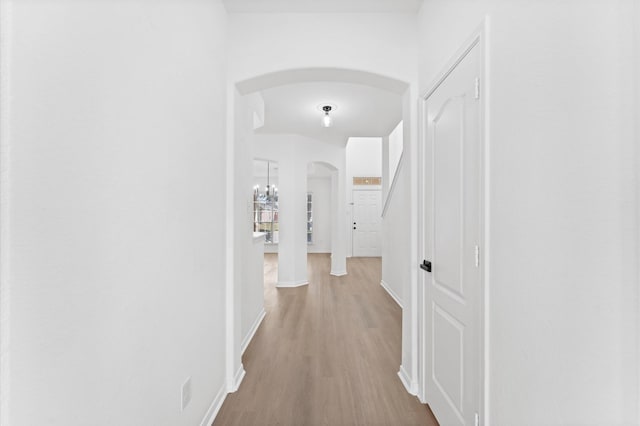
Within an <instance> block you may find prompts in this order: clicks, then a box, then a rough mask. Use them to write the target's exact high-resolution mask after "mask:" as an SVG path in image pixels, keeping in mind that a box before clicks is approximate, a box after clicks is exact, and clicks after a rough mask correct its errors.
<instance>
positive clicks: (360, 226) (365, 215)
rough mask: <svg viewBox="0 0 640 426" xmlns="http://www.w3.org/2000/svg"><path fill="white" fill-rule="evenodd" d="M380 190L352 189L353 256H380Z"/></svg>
mask: <svg viewBox="0 0 640 426" xmlns="http://www.w3.org/2000/svg"><path fill="white" fill-rule="evenodd" d="M381 198H382V197H381V194H380V190H354V191H353V226H352V228H353V256H354V257H377V256H382V248H381V244H380V224H381V222H382V217H381V213H382V210H381Z"/></svg>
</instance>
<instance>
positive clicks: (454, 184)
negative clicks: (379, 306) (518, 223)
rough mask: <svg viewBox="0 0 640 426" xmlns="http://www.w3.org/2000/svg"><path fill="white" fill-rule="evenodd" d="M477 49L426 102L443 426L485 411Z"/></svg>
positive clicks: (430, 393)
mask: <svg viewBox="0 0 640 426" xmlns="http://www.w3.org/2000/svg"><path fill="white" fill-rule="evenodd" d="M480 65H481V62H480V55H479V47H478V46H475V47H473V48H472V49H471V50H470V51H469V52H468V53H467V54H466V56H465V57H464V58H463V59H462V60H461V61H460V62H459V63H458V65H456V66H455V68H454V69H453V70H452V71H451V73H450V74H449V75H448V76H447V77H446V79H445V80H444V81H443V82H442V83H441V84H440V86H439V87H438V88H437V89H436V90H435V91H434V92H433V93H432V94H431V95H430V96H429V97H428V98H427V99H426V100H425V103H424V107H425V108H424V120H425V169H426V172H425V174H424V179H425V181H424V182H423V184H424V185H425V188H427V189H426V191H425V200H426V206H425V208H426V209H427V210H428V213H427V219H426V222H425V228H424V229H425V235H424V236H423V244H424V247H425V252H426V253H428V254H429V256H430V257H431V259H430V260H431V261H432V272H431V273H430V274H427V276H426V277H425V281H424V283H425V295H426V296H425V310H426V316H425V318H426V319H425V321H427V322H430V324H429V323H427V324H425V327H424V330H425V341H426V357H425V358H426V365H425V368H426V370H427V371H426V374H425V376H426V390H425V393H426V395H425V396H426V399H427V403H428V404H429V405H430V407H431V409H432V411H433V413H434V414H435V416H436V418H437V419H438V421H439V422H440V424H442V425H467V426H468V425H473V424H474V421H475V415H476V413H478V412H479V411H480V371H481V370H480V363H481V354H480V344H479V339H480V324H481V318H480V312H481V310H480V306H479V303H480V301H481V298H480V291H481V288H480V285H481V280H480V269H479V267H478V266H479V265H477V264H476V246H480V241H479V239H480V217H481V216H480V191H481V181H480V160H481V159H480V143H481V138H480V129H481V127H480V102H479V100H478V99H477V96H476V93H477V92H476V78H477V77H478V76H479V75H480V71H481V70H480Z"/></svg>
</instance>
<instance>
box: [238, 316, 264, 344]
mask: <svg viewBox="0 0 640 426" xmlns="http://www.w3.org/2000/svg"><path fill="white" fill-rule="evenodd" d="M266 315H267V313H266V312H265V310H264V308H262V309H261V310H260V313H259V314H258V316H257V317H256V319H255V321H253V324H252V325H251V328H250V329H249V332H248V333H247V335H246V336H244V339H242V344H241V346H240V353H241V354H244V351H246V350H247V347H248V346H249V343H251V341H252V340H253V336H255V334H256V331H258V328H259V327H260V324H262V320H263V319H264V317H265V316H266Z"/></svg>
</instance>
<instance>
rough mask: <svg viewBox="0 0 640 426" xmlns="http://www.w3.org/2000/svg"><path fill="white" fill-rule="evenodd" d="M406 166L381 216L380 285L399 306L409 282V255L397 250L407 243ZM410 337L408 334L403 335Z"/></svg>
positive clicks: (400, 171) (407, 188) (401, 303)
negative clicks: (393, 297) (406, 284)
mask: <svg viewBox="0 0 640 426" xmlns="http://www.w3.org/2000/svg"><path fill="white" fill-rule="evenodd" d="M409 178H410V175H409V168H408V167H406V166H403V167H401V168H400V169H399V171H398V176H397V179H398V180H397V182H396V187H395V189H394V193H393V195H392V197H393V199H392V201H391V202H390V203H389V206H388V207H387V210H386V212H385V213H384V216H383V218H382V241H383V244H382V285H383V286H384V287H385V288H386V289H387V291H388V292H389V293H391V294H392V295H393V296H395V299H396V300H397V301H398V302H399V303H400V305H401V306H403V307H404V305H405V296H404V294H405V283H408V282H410V281H411V276H410V274H409V271H410V270H411V266H412V263H411V257H410V256H408V255H407V252H406V251H405V250H402V249H399V248H402V247H407V246H408V245H409V244H410V241H409V238H408V234H409V226H408V221H409V211H408V209H409V208H410V207H409V206H410V200H409V198H410V197H411V193H410V182H409ZM405 337H406V338H407V339H410V338H411V337H410V336H405Z"/></svg>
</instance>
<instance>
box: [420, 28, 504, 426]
mask: <svg viewBox="0 0 640 426" xmlns="http://www.w3.org/2000/svg"><path fill="white" fill-rule="evenodd" d="M488 33H489V17H488V16H486V17H485V18H484V19H483V21H482V23H481V24H480V26H479V27H478V28H477V29H476V30H475V31H474V32H473V34H472V36H471V37H469V38H468V39H467V41H466V42H465V43H464V44H463V45H462V47H461V48H460V49H459V50H458V51H457V52H456V54H455V55H454V56H453V57H452V58H451V59H450V60H449V62H448V63H447V64H446V65H445V66H444V67H443V71H442V72H441V73H440V74H439V75H438V76H437V78H436V79H435V80H434V81H433V83H432V84H431V86H429V90H427V91H426V92H425V93H423V94H422V95H421V96H420V98H419V100H418V102H419V104H418V106H419V115H420V116H419V119H418V121H419V138H420V141H422V140H424V125H425V123H424V106H423V105H424V102H425V101H426V100H427V99H428V98H429V96H431V94H433V92H435V91H436V90H437V89H438V87H439V86H440V85H441V84H442V83H443V82H444V80H445V79H446V78H447V77H448V76H449V74H451V72H452V71H453V70H454V69H455V67H456V66H457V65H458V64H459V63H460V62H461V61H462V60H463V59H464V58H465V57H466V55H467V54H468V53H469V52H470V51H471V50H472V49H473V48H474V47H476V46H478V47H479V48H480V60H481V68H482V72H481V75H480V76H479V77H480V81H481V84H482V87H481V98H480V117H481V118H480V134H481V135H482V136H481V140H480V143H481V154H480V156H481V158H482V163H483V164H482V165H481V170H480V176H481V179H482V182H481V200H480V201H481V206H480V216H481V218H480V220H481V228H480V237H479V238H480V241H479V244H480V247H482V258H481V263H480V269H481V271H480V277H481V278H480V281H481V282H480V285H481V293H480V313H479V316H480V320H481V324H480V333H481V336H480V347H479V348H478V350H479V353H480V365H481V368H480V378H479V380H480V395H479V397H480V402H479V410H480V413H479V414H480V418H481V419H482V420H481V423H482V424H486V425H489V424H490V421H489V418H490V416H489V401H488V398H487V395H489V385H490V383H489V380H490V374H489V373H490V372H489V368H490V363H489V354H490V353H489V331H490V330H489V291H488V283H489V265H490V261H489V258H490V251H489V235H490V234H489V225H490V224H489V218H490V217H491V216H490V215H489V207H490V206H489V199H490V198H489V188H490V185H489V164H490V155H489V148H490V146H489V141H490V137H489V112H490V110H489V106H490V103H489V99H490V92H491V91H490V87H489V78H488V76H489V69H490V68H489V57H490V56H489V54H488V52H489V46H488V44H489V43H488ZM418 145H419V153H418V154H419V155H418V156H419V158H420V163H419V165H418V169H419V174H420V175H419V180H420V182H424V176H423V173H422V171H423V166H422V163H423V160H424V152H423V150H422V144H421V143H419V144H418ZM418 197H419V207H420V213H421V216H422V218H423V219H421V220H420V221H419V234H420V235H424V232H425V229H424V227H425V224H424V215H425V212H426V208H427V206H426V204H425V203H426V200H425V197H424V187H423V186H422V183H420V188H419V191H418ZM418 249H419V255H420V256H419V257H421V258H424V252H425V247H424V246H423V245H422V242H420V241H419V242H418ZM423 279H424V277H423V278H421V281H422V280H423ZM420 288H421V290H420V292H421V294H420V296H421V297H420V304H419V311H420V312H419V315H418V317H419V321H418V322H419V329H420V337H419V344H418V348H419V350H420V355H419V357H418V358H419V363H420V365H419V370H420V374H419V378H418V380H419V386H418V388H419V392H418V395H419V399H420V401H421V402H423V403H426V402H427V401H426V393H427V392H426V382H427V368H426V353H427V350H429V349H428V348H427V342H425V341H424V340H425V339H424V335H425V325H426V318H425V316H426V310H425V300H426V294H425V289H426V286H425V285H424V283H423V285H421V286H420Z"/></svg>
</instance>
